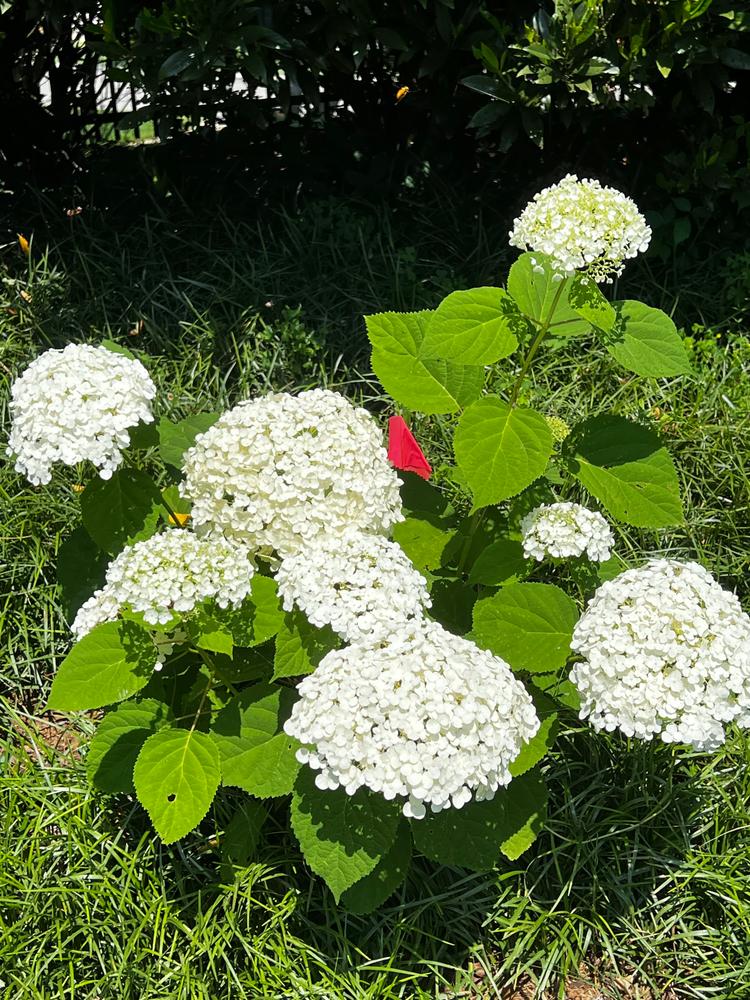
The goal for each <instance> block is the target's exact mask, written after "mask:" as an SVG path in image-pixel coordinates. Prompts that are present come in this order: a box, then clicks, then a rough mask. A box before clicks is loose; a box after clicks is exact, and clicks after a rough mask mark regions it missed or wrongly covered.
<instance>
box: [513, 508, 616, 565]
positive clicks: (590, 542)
mask: <svg viewBox="0 0 750 1000" xmlns="http://www.w3.org/2000/svg"><path fill="white" fill-rule="evenodd" d="M521 532H522V533H523V551H524V555H525V556H526V557H527V558H529V559H537V560H539V562H541V561H542V559H544V557H545V556H554V557H555V558H557V559H570V558H574V557H576V556H582V555H583V554H584V553H586V555H587V556H588V557H589V559H591V560H593V561H594V562H603V561H604V560H605V559H609V556H610V551H611V549H612V546H613V545H614V544H615V539H614V536H613V534H612V531H611V529H610V527H609V524H608V523H607V521H606V519H605V518H604V517H602V515H601V514H600V513H599V512H598V511H595V510H589V509H588V508H587V507H582V506H581V505H580V504H577V503H550V504H542V506H541V507H535V508H534V510H532V511H531V512H530V513H528V514H527V515H526V517H525V518H524V519H523V520H522V521H521Z"/></svg>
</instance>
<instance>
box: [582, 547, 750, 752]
mask: <svg viewBox="0 0 750 1000" xmlns="http://www.w3.org/2000/svg"><path fill="white" fill-rule="evenodd" d="M571 646H572V648H573V650H574V651H575V652H576V653H579V654H580V655H581V656H582V657H583V658H584V659H583V661H582V662H580V663H576V664H575V666H574V667H573V670H572V672H571V674H570V679H571V681H572V682H573V684H575V686H576V687H577V688H578V690H579V692H580V694H581V718H587V717H588V718H589V720H590V722H591V724H592V725H593V726H594V727H595V728H596V729H606V730H608V731H612V730H614V729H620V730H621V731H622V732H623V733H624V734H625V735H626V736H637V737H638V738H639V739H651V738H652V737H654V736H660V737H661V738H662V740H664V742H665V743H690V744H692V745H693V746H694V747H695V748H696V749H699V750H711V749H714V748H715V747H717V746H719V745H720V744H721V743H723V742H724V729H725V726H726V725H727V724H728V723H730V722H735V723H736V724H737V725H740V726H745V727H746V726H748V725H750V617H749V616H748V615H747V614H745V612H744V611H743V610H742V608H741V606H740V602H739V601H738V600H737V598H736V597H735V595H734V594H732V593H730V592H729V591H726V590H723V589H722V588H721V586H720V585H719V584H718V583H717V582H716V581H715V580H714V579H713V577H712V576H711V574H710V573H708V571H707V570H705V569H704V568H703V567H702V566H699V565H698V564H697V563H681V562H677V561H676V560H672V559H655V560H652V561H651V562H649V563H647V564H646V565H645V566H643V567H640V568H639V569H631V570H627V571H626V572H625V573H621V574H620V576H618V577H615V579H614V580H609V581H608V582H606V583H604V584H602V586H601V587H600V588H599V589H598V590H597V591H596V593H595V594H594V597H593V598H592V600H591V602H590V603H589V605H588V607H587V609H586V612H585V613H584V615H583V616H582V617H581V619H580V621H579V622H578V624H577V625H576V627H575V631H574V633H573V641H572V643H571Z"/></svg>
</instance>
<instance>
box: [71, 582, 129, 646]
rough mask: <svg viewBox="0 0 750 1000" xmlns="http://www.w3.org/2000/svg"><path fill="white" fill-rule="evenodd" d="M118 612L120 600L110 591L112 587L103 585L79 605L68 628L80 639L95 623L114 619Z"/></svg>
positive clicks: (101, 623) (99, 623)
mask: <svg viewBox="0 0 750 1000" xmlns="http://www.w3.org/2000/svg"><path fill="white" fill-rule="evenodd" d="M119 613H120V602H119V601H118V600H117V598H116V597H115V595H114V594H113V593H112V589H111V588H110V587H107V586H106V585H105V586H104V587H102V589H101V590H97V591H96V592H95V593H94V594H92V596H91V597H89V599H88V600H87V601H86V603H85V604H82V605H81V607H80V608H79V609H78V613H77V614H76V616H75V618H74V619H73V624H72V625H71V626H70V630H71V632H72V633H73V635H75V637H76V639H82V638H83V637H84V636H85V635H88V633H89V632H90V631H91V630H92V629H94V628H96V626H97V625H103V624H104V623H105V622H111V621H114V620H115V618H117V616H118V614H119Z"/></svg>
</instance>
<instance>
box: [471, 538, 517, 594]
mask: <svg viewBox="0 0 750 1000" xmlns="http://www.w3.org/2000/svg"><path fill="white" fill-rule="evenodd" d="M526 566H527V559H526V556H525V555H524V554H523V545H521V543H520V542H517V541H515V540H514V539H512V538H501V539H500V540H499V541H497V542H493V543H492V545H488V546H487V548H486V549H484V551H483V552H482V553H481V554H480V555H479V557H478V558H477V560H476V561H475V562H474V565H473V566H472V567H471V572H470V573H469V583H472V584H474V583H482V584H484V585H485V586H486V587H500V586H502V585H503V584H505V583H513V582H514V581H515V579H516V576H517V574H518V573H522V572H523V571H524V570H525V569H526Z"/></svg>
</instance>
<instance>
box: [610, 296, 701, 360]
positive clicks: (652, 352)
mask: <svg viewBox="0 0 750 1000" xmlns="http://www.w3.org/2000/svg"><path fill="white" fill-rule="evenodd" d="M615 309H616V310H617V326H616V327H615V329H614V335H615V337H616V338H617V339H616V340H611V341H609V342H608V343H607V345H606V346H607V350H608V351H609V353H610V354H611V355H612V357H613V358H615V360H616V361H619V362H620V364H621V365H623V367H625V368H627V369H628V371H631V372H635V373H636V374H637V375H649V376H651V377H653V378H666V377H668V376H670V375H689V374H690V373H691V372H692V370H693V369H692V367H691V365H690V359H689V358H688V354H687V351H686V350H685V345H684V343H683V340H682V337H681V336H680V335H679V333H678V332H677V327H676V326H675V325H674V323H673V321H672V320H671V319H670V318H669V316H667V314H666V313H664V312H662V311H661V309H654V308H653V307H652V306H647V305H644V304H643V303H642V302H637V301H636V300H635V299H625V301H623V302H616V303H615Z"/></svg>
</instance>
